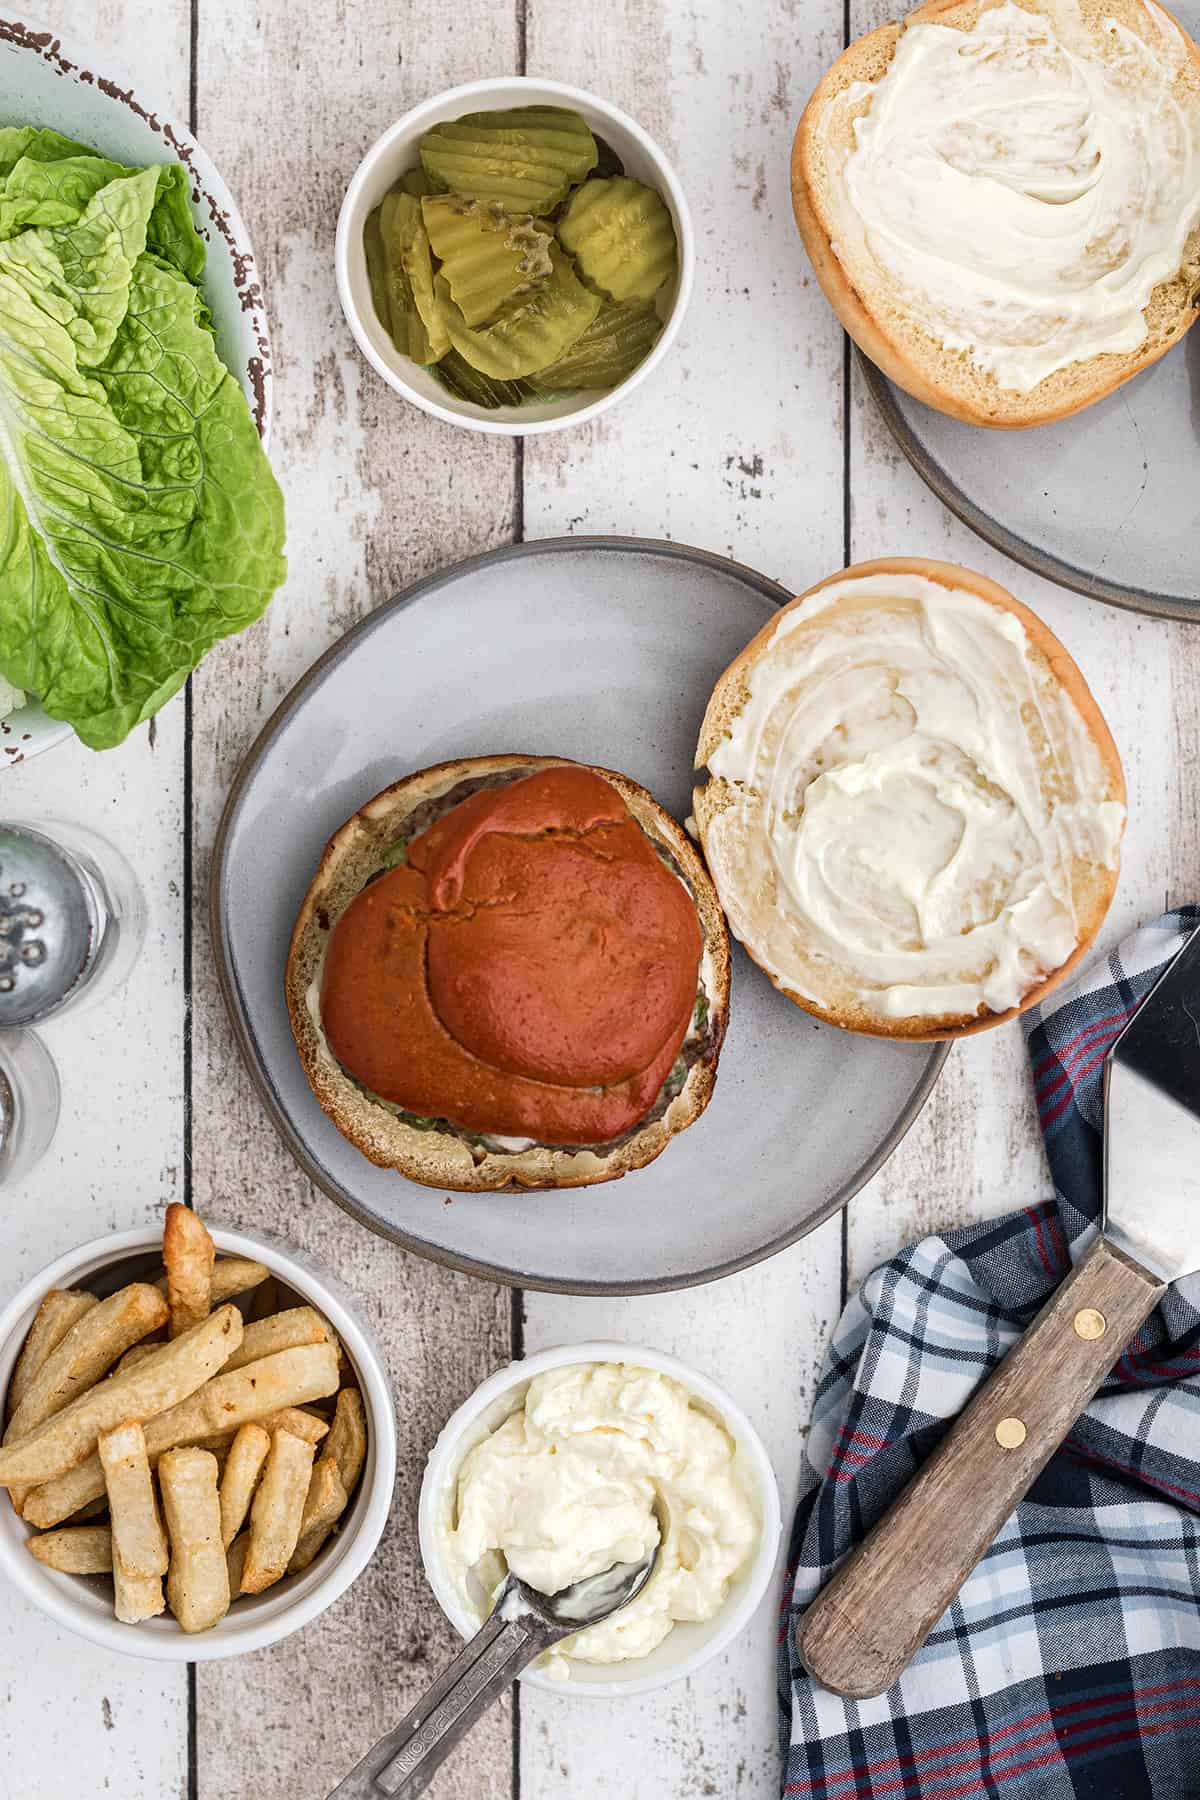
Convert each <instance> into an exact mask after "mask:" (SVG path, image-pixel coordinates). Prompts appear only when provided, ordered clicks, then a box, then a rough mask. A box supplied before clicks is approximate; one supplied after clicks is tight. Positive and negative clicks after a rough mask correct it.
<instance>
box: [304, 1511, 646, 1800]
mask: <svg viewBox="0 0 1200 1800" xmlns="http://www.w3.org/2000/svg"><path fill="white" fill-rule="evenodd" d="M657 1558H658V1548H657V1546H656V1547H655V1548H654V1549H653V1550H652V1551H651V1552H650V1555H649V1556H648V1557H646V1559H645V1560H644V1561H643V1562H640V1563H614V1565H613V1567H612V1568H611V1569H605V1570H604V1572H603V1573H602V1574H600V1575H588V1576H585V1578H584V1579H583V1580H582V1581H577V1582H575V1583H574V1585H573V1586H572V1587H569V1588H564V1589H563V1590H562V1592H561V1593H560V1594H554V1595H552V1596H551V1595H547V1594H539V1593H538V1591H537V1589H536V1588H531V1587H527V1586H526V1584H525V1582H523V1581H519V1580H518V1579H517V1577H516V1576H515V1575H509V1576H508V1578H507V1579H506V1581H505V1583H504V1585H503V1587H502V1588H501V1589H500V1592H499V1594H498V1595H497V1597H496V1604H495V1606H494V1607H493V1609H492V1613H491V1617H490V1618H489V1619H488V1621H487V1623H486V1625H484V1627H483V1629H482V1630H481V1631H479V1632H477V1633H476V1635H475V1636H474V1637H473V1638H472V1639H471V1641H470V1643H469V1644H466V1645H465V1646H464V1648H463V1649H462V1650H461V1651H460V1652H459V1654H458V1655H457V1656H456V1657H455V1659H454V1661H453V1662H452V1663H451V1664H450V1666H449V1668H448V1669H446V1670H445V1671H444V1673H443V1674H441V1675H440V1676H439V1677H438V1679H437V1680H436V1681H435V1682H434V1684H433V1686H432V1687H431V1688H430V1689H429V1692H428V1693H427V1694H426V1695H425V1696H424V1697H423V1698H422V1699H420V1700H418V1701H417V1704H416V1705H415V1706H414V1707H413V1709H412V1711H411V1712H410V1713H409V1714H408V1716H407V1718H405V1719H403V1720H402V1721H401V1723H400V1724H399V1725H397V1726H396V1728H395V1730H394V1731H389V1732H388V1734H387V1736H386V1737H382V1738H380V1740H379V1742H378V1743H377V1744H376V1745H375V1747H374V1749H372V1750H368V1751H367V1754H366V1755H365V1756H364V1757H363V1759H362V1761H361V1762H360V1763H358V1764H357V1766H356V1767H355V1768H353V1769H351V1771H350V1773H349V1775H347V1776H346V1778H345V1780H344V1781H342V1782H341V1783H339V1785H338V1786H337V1787H335V1788H334V1789H333V1791H332V1792H331V1793H330V1794H329V1796H328V1800H381V1797H383V1796H386V1800H398V1797H399V1796H403V1797H404V1800H411V1797H412V1796H413V1795H416V1794H420V1793H423V1792H424V1791H425V1788H426V1786H427V1785H428V1783H429V1782H430V1781H431V1780H432V1778H433V1774H434V1771H435V1770H436V1769H438V1768H439V1767H440V1766H441V1764H442V1763H443V1762H444V1761H445V1759H446V1757H447V1756H449V1754H450V1752H451V1751H452V1750H453V1749H454V1746H455V1745H456V1744H457V1743H459V1742H460V1741H461V1740H462V1739H463V1738H464V1737H465V1736H466V1734H467V1732H468V1731H470V1729H471V1727H472V1725H474V1723H475V1721H476V1720H477V1719H478V1718H479V1716H480V1714H481V1713H484V1712H486V1711H487V1708H488V1707H489V1706H490V1705H491V1704H492V1701H493V1700H495V1699H497V1698H498V1696H499V1695H500V1694H502V1693H503V1692H504V1690H505V1688H506V1687H508V1685H509V1683H510V1682H513V1681H515V1680H516V1678H517V1676H518V1675H519V1674H520V1673H521V1670H522V1669H523V1668H525V1667H526V1665H527V1664H529V1663H531V1662H532V1661H533V1660H534V1658H535V1657H537V1656H540V1655H541V1654H542V1652H543V1651H544V1650H549V1649H550V1647H551V1645H553V1644H557V1643H560V1642H561V1641H562V1639H563V1638H566V1637H570V1636H571V1634H572V1632H575V1631H582V1630H583V1629H584V1627H585V1626H588V1625H598V1624H599V1623H600V1621H601V1620H602V1619H607V1618H610V1617H611V1615H612V1614H613V1613H615V1612H619V1611H620V1609H621V1607H623V1606H628V1605H629V1602H630V1601H631V1600H633V1599H634V1598H635V1597H636V1596H637V1595H638V1594H640V1593H641V1591H642V1589H643V1588H644V1587H645V1585H646V1583H647V1581H648V1580H649V1579H650V1575H651V1572H652V1570H653V1568H654V1564H655V1562H656V1560H657Z"/></svg>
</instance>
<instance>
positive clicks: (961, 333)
mask: <svg viewBox="0 0 1200 1800" xmlns="http://www.w3.org/2000/svg"><path fill="white" fill-rule="evenodd" d="M1049 13H1050V16H1049V17H1043V16H1041V15H1039V14H1036V13H1032V12H1026V11H1024V10H1023V9H1022V8H1021V7H1020V6H1017V5H1014V4H1012V0H1004V3H1003V4H1001V5H998V6H990V7H986V8H985V9H984V10H983V11H982V12H981V13H980V15H979V18H978V20H977V22H976V23H975V25H974V26H973V27H972V28H971V30H969V31H966V32H963V31H959V30H955V29H954V28H953V27H952V26H948V25H936V24H917V25H911V26H909V28H908V29H907V30H906V31H905V32H904V33H903V35H902V36H901V38H900V41H899V44H898V46H897V48H896V52H895V55H894V56H893V58H892V61H891V64H890V65H889V67H888V69H887V72H886V73H885V74H884V76H883V77H882V79H881V80H880V81H878V82H876V83H868V82H855V83H853V84H852V85H851V86H850V87H849V88H848V89H846V91H845V92H844V93H843V94H841V95H840V96H839V97H838V98H837V100H836V101H834V103H833V104H832V105H831V106H830V107H829V109H828V110H827V112H826V114H825V117H824V120H823V122H822V127H821V133H822V140H823V147H824V150H825V155H826V159H827V167H828V171H829V176H830V188H829V193H830V204H831V207H832V215H833V216H832V220H831V227H832V229H831V235H832V238H833V243H834V249H835V251H836V253H837V255H838V257H839V259H840V261H841V262H842V264H843V266H844V267H845V269H846V272H847V274H848V275H849V277H850V279H851V281H852V282H854V283H855V284H856V285H864V284H865V285H866V286H867V287H868V288H870V286H871V285H872V284H873V283H877V282H878V280H879V277H880V272H881V271H882V273H883V275H884V277H885V279H886V280H887V282H888V284H889V285H890V286H891V287H892V289H893V291H894V292H895V293H896V295H897V297H898V298H899V299H900V301H901V302H902V304H903V305H904V306H905V308H906V309H907V310H909V311H910V312H912V313H913V314H914V315H915V317H916V319H917V321H918V322H919V323H921V324H922V325H924V326H925V327H926V328H927V329H928V330H929V331H930V332H931V333H932V334H933V335H934V336H935V337H936V338H938V339H939V340H940V341H941V342H942V343H943V344H944V345H945V346H946V347H947V348H948V349H952V350H965V351H967V352H969V354H970V356H971V358H972V360H973V361H974V362H975V363H976V365H977V366H978V367H979V368H981V369H983V370H985V371H988V372H990V373H991V374H992V375H994V376H995V378H996V380H997V382H998V383H999V384H1000V386H1001V387H1003V388H1009V389H1015V390H1017V391H1019V392H1022V393H1027V392H1028V391H1029V390H1030V389H1031V388H1033V387H1036V385H1037V384H1038V382H1039V381H1042V380H1044V378H1045V377H1046V376H1048V375H1051V374H1053V373H1054V371H1055V370H1057V369H1062V368H1065V367H1066V366H1067V365H1068V364H1070V363H1073V362H1079V361H1084V360H1086V359H1088V358H1089V357H1093V356H1097V355H1099V354H1100V353H1101V352H1104V351H1117V352H1121V353H1128V352H1131V351H1134V350H1136V349H1137V348H1138V346H1139V345H1140V344H1142V343H1143V342H1144V340H1145V336H1146V321H1145V317H1144V308H1145V306H1146V303H1147V301H1148V300H1149V298H1150V295H1151V292H1152V290H1153V289H1154V287H1155V286H1156V285H1157V284H1158V283H1159V282H1160V281H1164V280H1168V279H1169V278H1170V277H1172V276H1174V275H1175V274H1176V273H1177V272H1178V270H1179V268H1180V266H1181V264H1182V262H1183V255H1184V246H1185V244H1186V241H1187V238H1188V235H1189V233H1190V232H1191V230H1192V229H1193V227H1194V226H1195V225H1196V223H1197V220H1198V219H1200V96H1198V95H1197V93H1196V90H1195V88H1194V87H1193V88H1192V89H1191V90H1190V91H1189V90H1188V89H1187V88H1186V87H1185V85H1184V83H1183V81H1182V80H1181V79H1179V77H1180V71H1181V70H1182V68H1183V67H1184V65H1185V63H1186V61H1187V50H1186V46H1185V45H1184V43H1183V42H1182V40H1181V37H1180V33H1179V31H1178V29H1177V28H1176V27H1175V26H1174V24H1173V23H1172V22H1171V21H1170V20H1169V19H1167V17H1166V15H1165V14H1163V13H1162V12H1161V11H1160V10H1159V9H1158V8H1157V7H1155V6H1153V5H1151V6H1150V8H1149V15H1150V16H1149V41H1147V40H1145V39H1143V38H1142V37H1139V36H1138V35H1137V34H1136V33H1135V32H1133V31H1131V30H1130V29H1129V28H1128V27H1127V26H1125V25H1122V24H1120V23H1118V22H1117V21H1116V20H1115V19H1109V20H1107V21H1105V24H1104V33H1105V34H1106V35H1105V38H1104V39H1103V40H1101V39H1100V37H1099V35H1098V34H1097V32H1096V31H1095V30H1094V29H1089V27H1088V26H1087V25H1086V24H1085V23H1084V21H1083V19H1082V18H1081V16H1080V13H1079V9H1078V7H1077V5H1076V4H1075V0H1052V3H1051V5H1050V7H1049ZM864 101H868V102H869V104H868V105H867V106H866V109H865V110H864V111H858V110H857V109H860V108H862V106H863V102H864ZM847 109H848V110H849V112H850V113H851V114H855V115H856V116H854V118H853V134H854V145H853V148H852V149H851V150H850V152H849V154H847V153H846V146H845V127H844V120H845V118H846V116H847ZM839 125H840V126H841V130H840V131H839V130H838V129H837V128H838V126H839ZM839 139H840V141H839Z"/></svg>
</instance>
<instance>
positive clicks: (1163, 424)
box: [859, 15, 1200, 622]
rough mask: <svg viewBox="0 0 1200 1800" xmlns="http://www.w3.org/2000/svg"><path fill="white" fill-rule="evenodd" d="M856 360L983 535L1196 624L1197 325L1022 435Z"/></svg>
mask: <svg viewBox="0 0 1200 1800" xmlns="http://www.w3.org/2000/svg"><path fill="white" fill-rule="evenodd" d="M1181 16H1182V15H1181ZM859 361H860V365H861V367H862V370H863V373H864V375H865V376H866V380H867V385H868V387H869V388H870V389H871V392H872V393H873V394H874V396H875V399H876V400H877V401H878V403H879V406H880V408H881V409H882V412H883V416H884V418H885V419H886V420H887V422H888V425H889V426H890V427H891V430H892V432H893V434H894V435H895V437H896V439H897V441H898V443H899V445H900V448H901V449H902V450H903V451H904V454H905V455H906V456H907V457H908V459H909V461H910V462H911V463H912V465H913V467H914V468H915V469H916V471H917V473H918V474H919V475H920V476H921V477H922V478H923V480H925V481H926V482H928V484H929V486H930V487H931V488H932V489H933V491H934V493H935V494H936V495H937V496H938V498H939V499H940V500H942V501H944V502H945V504H946V505H947V506H948V507H949V508H950V510H951V512H954V513H957V514H958V516H959V518H960V519H962V520H963V521H964V523H965V524H967V525H969V526H970V527H971V529H972V530H973V531H976V532H978V534H979V536H980V537H981V538H985V539H986V540H987V542H988V543H989V544H995V546H996V548H997V549H998V550H1003V551H1004V552H1005V554H1006V555H1008V556H1011V557H1012V558H1013V559H1014V560H1015V561H1016V562H1019V563H1024V565H1025V567H1026V568H1028V569H1033V570H1035V571H1036V573H1037V574H1039V575H1045V576H1048V577H1049V579H1050V580H1051V581H1057V582H1058V583H1059V584H1060V585H1061V586H1063V587H1069V588H1075V589H1076V590H1077V591H1078V592H1079V593H1081V594H1090V595H1091V596H1092V597H1093V598H1094V599H1097V600H1107V601H1110V602H1111V603H1112V604H1113V605H1114V606H1125V607H1130V608H1132V609H1133V610H1134V611H1135V612H1147V613H1157V614H1159V615H1161V616H1163V617H1166V618H1175V619H1191V620H1194V621H1197V622H1200V325H1198V326H1196V327H1195V329H1194V330H1192V331H1190V332H1189V333H1188V335H1187V336H1186V337H1185V338H1184V339H1183V342H1182V343H1179V344H1176V346H1175V348H1174V349H1173V350H1171V351H1168V353H1167V355H1166V356H1164V357H1162V358H1161V359H1160V360H1159V361H1158V362H1156V363H1154V364H1153V365H1152V367H1150V368H1149V369H1146V370H1145V371H1144V372H1143V373H1142V374H1141V375H1135V376H1134V378H1133V380H1132V381H1128V382H1126V384H1125V386H1124V387H1122V388H1118V389H1117V391H1116V393H1115V394H1110V395H1109V396H1108V398H1107V399H1105V400H1098V401H1097V402H1096V404H1095V406H1089V407H1088V408H1087V409H1086V411H1084V412H1081V413H1076V414H1075V416H1074V418H1071V419H1062V420H1060V422H1059V423H1058V424H1056V425H1038V426H1036V427H1035V428H1034V429H1033V430H1030V431H986V430H982V429H980V427H978V426H975V425H963V424H962V423H960V421H959V420H957V419H948V418H946V417H945V415H944V414H943V413H939V412H933V411H932V410H931V409H930V408H929V407H927V406H922V404H921V402H920V401H919V400H914V399H913V398H912V396H911V395H910V394H906V393H904V391H903V390H902V389H901V388H898V387H895V386H894V385H893V383H892V382H890V381H889V380H888V379H887V377H886V376H885V375H883V374H881V373H880V371H879V370H878V369H877V368H876V367H875V365H874V364H873V363H871V362H868V361H867V359H866V358H865V357H860V359H859Z"/></svg>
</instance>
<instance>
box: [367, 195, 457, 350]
mask: <svg viewBox="0 0 1200 1800" xmlns="http://www.w3.org/2000/svg"><path fill="white" fill-rule="evenodd" d="M379 231H380V236H381V238H382V240H383V255H384V270H385V274H386V281H387V305H388V329H389V331H390V332H391V335H392V342H393V343H394V344H395V346H396V348H397V350H399V351H400V352H401V353H402V354H403V355H405V356H411V357H412V359H413V361H414V362H418V363H425V364H428V363H432V362H436V361H437V360H438V358H439V357H442V356H444V355H445V354H446V352H447V350H448V349H449V348H450V339H449V336H448V335H447V332H446V328H445V324H444V322H443V320H442V316H441V312H440V309H439V307H438V304H437V301H436V299H435V297H434V291H433V257H432V255H431V253H430V249H429V238H428V235H427V234H426V231H425V223H424V220H423V219H422V217H421V202H420V201H419V200H418V199H416V197H415V196H414V195H412V194H405V193H402V192H399V191H397V190H395V189H393V191H392V192H391V193H390V194H385V195H384V198H383V204H382V206H381V207H380V208H379Z"/></svg>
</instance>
